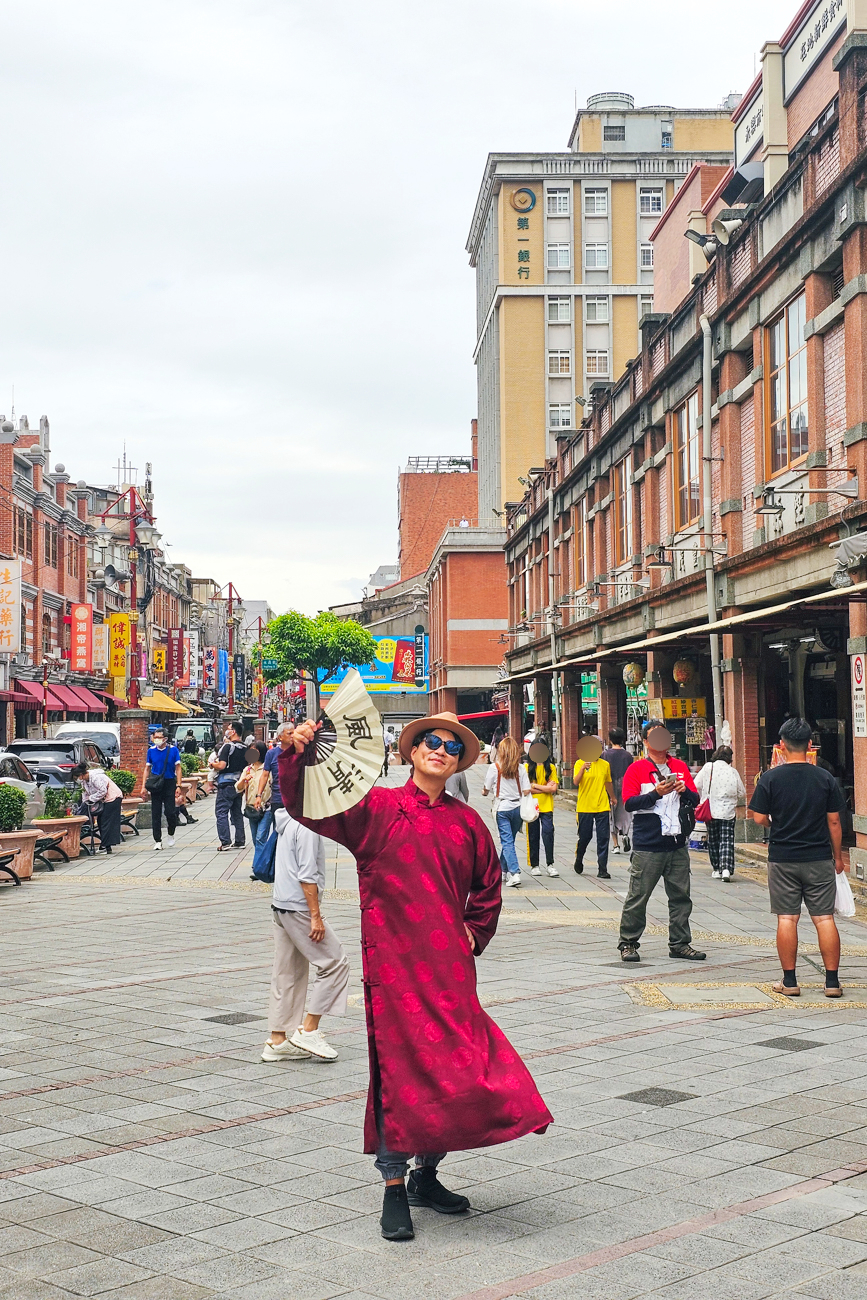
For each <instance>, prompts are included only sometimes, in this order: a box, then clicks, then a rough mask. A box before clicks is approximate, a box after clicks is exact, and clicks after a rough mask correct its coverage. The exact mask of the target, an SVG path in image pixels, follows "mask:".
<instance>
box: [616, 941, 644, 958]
mask: <svg viewBox="0 0 867 1300" xmlns="http://www.w3.org/2000/svg"><path fill="white" fill-rule="evenodd" d="M620 960H621V961H641V958H640V957H639V955H638V949H637V948H634V947H633V946H632V944H631V943H625V944H624V945H623V947H622V948H621V949H620Z"/></svg>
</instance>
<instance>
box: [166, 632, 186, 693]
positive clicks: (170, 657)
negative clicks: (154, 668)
mask: <svg viewBox="0 0 867 1300" xmlns="http://www.w3.org/2000/svg"><path fill="white" fill-rule="evenodd" d="M183 671H184V630H183V628H181V627H170V628H169V630H168V632H167V633H166V672H167V673H168V675H169V680H170V681H174V680H175V678H176V677H181V676H182V675H183Z"/></svg>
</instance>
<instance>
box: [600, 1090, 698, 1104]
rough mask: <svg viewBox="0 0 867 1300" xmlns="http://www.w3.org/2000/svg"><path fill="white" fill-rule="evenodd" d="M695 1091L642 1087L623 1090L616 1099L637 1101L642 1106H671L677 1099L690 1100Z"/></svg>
mask: <svg viewBox="0 0 867 1300" xmlns="http://www.w3.org/2000/svg"><path fill="white" fill-rule="evenodd" d="M697 1096H698V1093H696V1092H675V1091H674V1089H673V1088H642V1089H641V1090H640V1091H639V1092H624V1093H621V1095H620V1096H619V1097H618V1099H617V1100H618V1101H637V1102H640V1103H641V1105H643V1106H673V1105H674V1104H675V1102H678V1101H692V1100H693V1098H694V1097H697Z"/></svg>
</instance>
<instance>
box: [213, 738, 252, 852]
mask: <svg viewBox="0 0 867 1300" xmlns="http://www.w3.org/2000/svg"><path fill="white" fill-rule="evenodd" d="M246 766H247V746H246V745H245V744H244V743H243V741H242V740H241V732H240V731H239V730H238V728H237V727H236V726H235V725H234V724H233V723H231V722H230V723H229V725H228V727H227V728H226V738H225V742H224V744H223V745H221V747H220V752H219V754H218V755H217V759H216V762H215V763H214V768H215V769H216V771H217V773H218V775H217V802H216V806H215V808H214V816H215V817H216V819H217V834H218V835H219V837H220V847H219V849H218V850H217V852H218V853H224V852H225V850H226V849H231V848H232V847H233V845H232V840H231V831H230V829H229V818H230V817H231V819H232V826H233V828H234V831H235V843H234V847H235V848H236V849H243V848H244V845H245V844H246V835H245V832H244V817H243V813H242V811H241V802H242V797H243V796H242V795H241V794H239V793H238V791H237V790H236V789H235V782H236V781H237V780H238V777H239V776H240V775H241V773H242V772H243V770H244V768H245V767H246Z"/></svg>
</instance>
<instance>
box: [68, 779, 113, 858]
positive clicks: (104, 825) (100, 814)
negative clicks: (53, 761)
mask: <svg viewBox="0 0 867 1300" xmlns="http://www.w3.org/2000/svg"><path fill="white" fill-rule="evenodd" d="M72 776H73V779H74V780H75V781H78V782H79V784H80V785H81V802H82V804H83V805H84V807H86V808H87V814H88V816H89V817H90V818H91V820H93V818H94V817H95V818H96V824H97V827H98V829H99V851H100V853H111V851H112V849H113V848H114V846H115V845H117V844H122V843H123V836H122V834H121V830H120V814H121V808H122V805H123V793H122V791H121V790H120V788H119V787H118V786H116V785H115V783H114V781H112V779H111V777H110V776H107V775H106V773H105V772H103V770H102V768H101V767H90V768H89V767H88V766H87V764H86V763H79V764H78V765H77V766H76V767H74V768H73V769H72Z"/></svg>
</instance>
